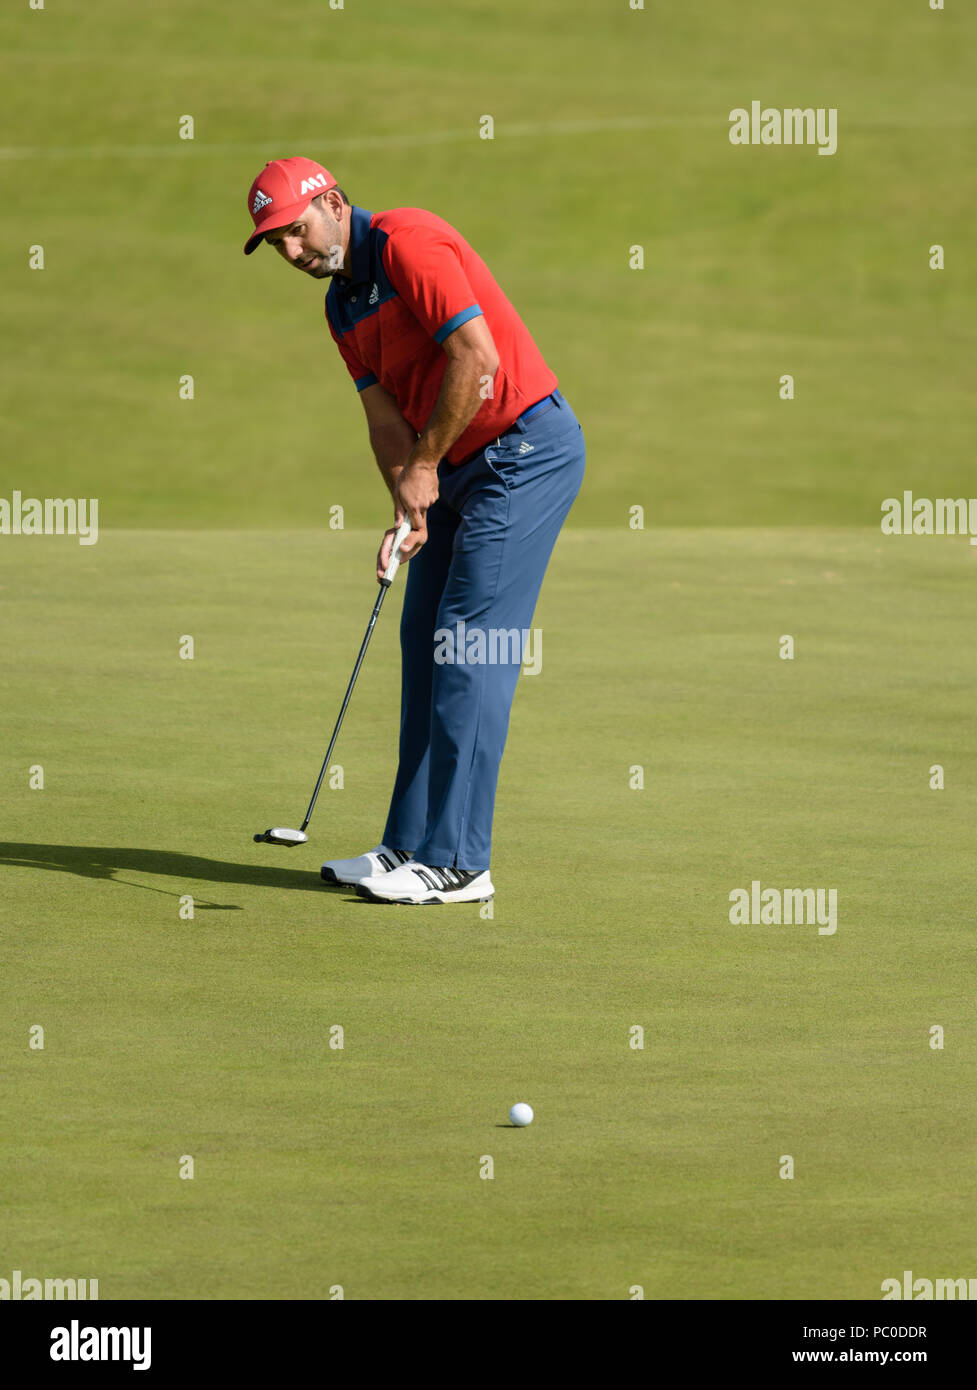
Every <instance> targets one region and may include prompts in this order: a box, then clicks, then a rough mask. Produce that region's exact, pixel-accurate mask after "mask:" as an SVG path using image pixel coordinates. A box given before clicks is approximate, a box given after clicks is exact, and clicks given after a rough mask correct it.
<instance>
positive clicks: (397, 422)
mask: <svg viewBox="0 0 977 1390" xmlns="http://www.w3.org/2000/svg"><path fill="white" fill-rule="evenodd" d="M360 400H361V401H362V402H363V409H364V410H365V411H366V422H367V428H368V429H369V432H370V447H371V448H372V450H373V454H374V457H375V458H376V461H377V467H378V468H379V469H380V472H381V473H382V474H383V481H384V482H385V483H386V484H387V487H388V488H389V489H390V495H391V496H394V489H395V487H396V484H397V479H398V478H399V477H400V474H401V472H402V470H403V468H404V465H405V464H406V463H407V460H408V458H409V456H410V451H411V450H412V449H413V447H414V445H415V444H416V443H417V431H416V430H414V429H412V428H411V426H410V425H409V424H408V423H407V421H406V420H405V419H404V417H403V415H401V413H400V406H399V405H398V404H397V402H396V400H395V399H394V397H393V396H391V394H390V392H389V391H387V390H386V389H385V387H383V386H381V385H380V384H379V382H377V383H376V384H375V385H373V386H367V387H365V388H364V390H362V391H361V392H360Z"/></svg>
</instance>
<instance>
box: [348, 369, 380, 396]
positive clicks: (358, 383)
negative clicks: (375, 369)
mask: <svg viewBox="0 0 977 1390" xmlns="http://www.w3.org/2000/svg"><path fill="white" fill-rule="evenodd" d="M378 380H379V378H378V377H375V376H374V375H373V373H372V372H367V374H366V376H358V377H357V378H356V380H355V382H354V383H353V385H354V386H355V387H356V389H357V391H365V390H366V388H367V387H368V386H376V385H377V382H378Z"/></svg>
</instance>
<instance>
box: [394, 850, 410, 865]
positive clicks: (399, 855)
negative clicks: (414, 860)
mask: <svg viewBox="0 0 977 1390" xmlns="http://www.w3.org/2000/svg"><path fill="white" fill-rule="evenodd" d="M394 854H396V856H397V858H398V859H399V860H400V862H401V864H406V863H407V861H408V859H409V858H410V855H409V854H408V853H407V852H406V850H402V849H395V850H394Z"/></svg>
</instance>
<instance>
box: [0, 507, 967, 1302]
mask: <svg viewBox="0 0 977 1390" xmlns="http://www.w3.org/2000/svg"><path fill="white" fill-rule="evenodd" d="M375 542H376V537H375V535H374V534H373V533H371V532H368V531H346V532H328V531H323V532H316V531H293V532H289V533H282V532H275V531H268V532H264V533H259V532H254V533H250V534H249V533H240V532H238V533H235V532H228V531H223V532H198V533H185V532H160V531H157V532H134V531H130V532H118V533H112V532H108V533H106V534H105V535H104V536H102V537H101V538H100V539H99V542H98V544H97V545H96V546H92V547H82V546H79V545H77V544H76V542H75V541H74V540H73V539H72V538H70V537H62V538H60V539H59V538H33V537H31V538H28V537H22V538H20V539H12V540H11V541H10V543H9V544H7V545H5V546H4V548H3V549H2V550H0V584H2V585H3V596H4V607H3V627H2V634H0V635H2V642H3V648H4V650H5V651H6V652H8V653H16V655H17V659H16V661H14V662H13V663H11V664H9V665H8V668H7V671H6V674H5V687H6V696H7V711H8V713H7V716H6V720H5V725H6V727H5V767H6V774H5V775H6V797H5V801H6V812H5V824H6V826H7V827H8V835H7V837H6V842H5V843H3V844H0V866H2V868H3V879H4V922H5V927H4V932H3V954H4V969H3V974H2V981H0V1019H2V1045H3V1051H4V1056H5V1059H6V1063H5V1070H6V1082H5V1092H6V1125H5V1148H6V1152H7V1160H6V1162H7V1167H6V1171H7V1177H6V1180H5V1183H4V1186H3V1191H2V1194H0V1207H2V1222H0V1226H2V1229H3V1231H4V1240H3V1251H4V1258H5V1259H6V1260H7V1263H8V1264H10V1266H11V1268H19V1269H22V1270H24V1271H25V1273H28V1272H30V1273H35V1274H45V1273H46V1274H51V1275H53V1274H58V1275H61V1276H75V1277H95V1278H98V1279H99V1286H100V1296H101V1297H103V1298H120V1297H127V1298H128V1297H144V1298H153V1299H159V1298H177V1299H179V1298H225V1297H230V1298H246V1297H251V1298H255V1297H263V1298H265V1297H267V1298H319V1297H322V1298H325V1297H329V1296H330V1291H331V1290H334V1289H335V1288H337V1287H341V1288H342V1290H343V1292H344V1295H345V1297H347V1298H356V1299H385V1298H397V1299H428V1298H435V1299H465V1298H476V1299H491V1298H502V1299H553V1298H586V1299H622V1298H628V1297H629V1296H630V1292H629V1291H630V1290H632V1289H633V1288H634V1287H635V1286H640V1287H641V1288H642V1289H643V1290H644V1294H645V1297H647V1298H693V1299H694V1298H750V1299H779V1298H788V1299H791V1298H825V1297H840V1298H877V1297H879V1296H880V1285H881V1281H882V1280H883V1279H884V1278H887V1277H890V1276H892V1275H895V1276H898V1277H901V1272H902V1270H903V1269H904V1268H913V1269H915V1270H917V1271H921V1272H927V1271H929V1272H931V1273H932V1274H934V1275H942V1274H944V1273H949V1274H954V1273H959V1272H961V1271H962V1272H964V1273H965V1272H966V1269H967V1267H968V1265H967V1262H968V1260H969V1258H970V1250H971V1240H970V1214H969V1198H968V1196H967V1194H968V1192H969V1191H970V1189H971V1187H972V1184H973V1181H974V1177H975V1174H977V1159H975V1153H977V1146H975V1138H977V1135H975V1121H974V1115H973V1105H972V1097H973V1093H974V1086H975V1083H977V1068H975V1065H974V1050H973V1043H974V1025H975V1016H974V1015H975V1009H974V1000H973V991H972V990H971V989H970V988H969V987H968V985H967V984H966V980H965V977H964V973H963V966H964V964H965V961H966V959H967V953H968V951H969V949H970V948H969V943H970V939H971V935H972V913H971V911H970V908H969V905H968V904H969V886H968V885H969V883H970V880H971V873H972V863H973V850H974V844H973V828H974V824H975V810H977V805H975V800H977V799H975V794H974V782H975V757H974V744H973V732H974V730H973V697H972V691H973V683H974V677H975V656H974V651H973V645H972V642H971V640H970V639H971V637H972V634H973V631H974V619H975V599H974V593H975V589H974V583H973V568H972V567H973V562H974V552H973V550H972V549H971V548H970V547H969V546H968V545H967V544H966V541H965V540H962V539H951V538H937V537H934V538H932V539H927V538H912V539H908V538H907V539H903V538H899V537H894V538H886V537H882V536H881V535H880V534H878V533H865V532H855V531H852V530H848V531H833V532H832V531H813V530H787V529H783V530H773V529H771V530H727V531H706V530H672V531H667V532H663V531H644V532H640V531H635V532H624V533H622V534H616V533H612V532H609V531H606V530H604V531H601V530H585V529H578V530H576V531H571V532H567V533H566V534H565V535H564V537H563V538H562V539H561V541H560V543H559V545H558V547H557V551H556V554H555V556H554V559H553V562H552V565H551V569H550V574H549V576H548V579H547V584H546V586H545V587H544V591H543V596H542V598H541V601H540V605H539V608H538V610H537V614H536V625H537V626H538V627H539V629H540V630H541V632H542V634H543V636H542V669H541V670H540V672H539V674H538V675H535V676H529V675H524V676H523V678H522V680H521V682H520V687H519V690H518V693H517V696H516V703H515V707H514V713H513V723H512V729H511V734H510V740H509V745H508V749H507V753H506V757H505V760H504V762H503V768H502V777H501V784H500V796H499V805H498V811H497V817H496V841H495V849H494V857H493V877H494V879H495V883H496V889H497V896H496V899H495V902H494V904H493V913H494V915H493V916H491V917H487V916H485V915H483V913H484V909H481V908H479V907H478V906H472V907H468V906H452V907H429V908H423V907H416V908H407V907H404V908H398V907H385V906H380V905H372V904H369V903H365V902H363V901H362V900H360V899H358V898H356V897H355V896H354V895H353V894H352V893H351V892H350V891H348V890H346V889H336V888H327V887H326V886H325V885H323V884H322V883H321V881H320V879H319V874H318V867H319V863H320V861H321V859H323V858H326V857H330V856H336V855H345V854H348V853H355V852H358V851H359V850H361V849H363V848H364V847H365V846H366V845H368V844H373V843H375V842H376V840H377V838H378V835H379V830H380V827H381V825H382V819H383V815H384V812H385V809H386V802H387V797H388V795H389V791H390V785H391V780H392V773H393V766H394V754H395V740H396V728H397V698H398V696H397V691H398V680H397V664H398V658H397V646H396V621H397V611H398V608H399V602H400V599H399V595H400V592H401V587H400V586H395V588H394V589H393V590H392V592H391V596H390V599H389V600H388V607H387V608H385V610H384V612H383V614H382V615H381V620H380V626H379V628H378V631H377V633H376V635H375V638H374V642H373V645H372V646H371V648H370V651H369V654H368V657H367V663H366V667H365V668H364V672H363V675H362V677H361V680H360V683H359V684H358V686H357V689H356V692H355V695H354V700H353V705H352V707H351V710H350V714H349V716H348V721H347V725H346V727H345V729H344V732H343V735H342V738H341V742H340V746H339V748H338V749H337V753H336V758H335V761H336V762H337V763H339V764H341V766H342V770H343V786H342V788H341V789H339V788H333V789H330V788H327V789H326V790H325V791H324V792H323V795H322V797H321V799H320V804H319V807H318V809H317V813H316V818H315V819H314V820H313V824H312V827H311V832H312V840H311V843H310V844H309V845H308V846H307V847H305V848H301V849H297V850H294V851H293V850H287V849H276V848H273V847H270V846H267V845H260V846H259V845H254V844H253V842H252V840H251V835H252V833H253V832H254V831H255V830H260V829H263V828H264V827H265V826H266V825H268V824H272V823H279V822H282V823H286V824H288V823H293V822H294V821H295V818H296V816H298V815H299V813H300V812H301V810H302V809H303V808H304V805H305V802H306V799H307V796H308V793H309V790H310V787H311V783H312V781H313V780H314V777H315V774H316V772H317V771H318V763H319V760H320V758H321V755H322V751H323V750H324V745H325V742H326V741H327V738H328V733H329V731H330V729H331V727H332V722H333V719H334V716H335V710H336V708H337V705H338V701H339V700H340V698H341V696H342V692H343V690H344V689H345V684H346V680H347V678H348V673H349V669H350V666H351V662H352V658H353V656H354V655H355V651H356V648H357V646H358V644H359V640H360V636H361V633H362V628H363V626H364V624H365V620H366V618H367V617H368V615H369V605H370V603H371V602H372V593H373V590H374V585H375V580H374V579H373V578H372V559H373V553H374V550H375ZM299 574H300V575H303V576H305V582H304V584H303V585H302V586H301V587H297V586H296V584H295V576H296V575H299ZM278 586H282V587H283V588H290V589H291V591H292V593H293V601H292V602H291V603H289V604H288V605H285V606H283V605H280V604H276V603H274V602H271V601H269V599H268V594H269V592H274V591H275V590H276V589H277V588H278ZM785 635H790V636H793V638H794V642H795V651H794V657H793V660H784V659H782V658H781V656H780V655H779V653H780V649H781V638H782V637H783V636H785ZM188 636H189V637H192V638H193V641H194V648H193V651H194V655H193V658H192V659H181V657H180V649H181V639H184V638H186V637H188ZM184 647H185V644H184ZM935 764H941V765H942V766H943V767H944V769H945V787H944V789H943V790H931V789H930V785H929V783H930V776H931V774H930V769H931V767H932V766H933V765H935ZM37 767H41V768H43V783H44V785H43V788H38V789H31V787H30V785H29V770H30V769H31V768H35V769H36V768H37ZM639 768H640V769H643V783H644V785H643V788H642V787H639V786H638V785H636V784H637V783H638V782H639V781H640V780H642V779H641V776H640V775H639V773H638V772H637V771H636V769H639ZM36 775H37V774H36V773H35V774H34V776H35V780H36ZM633 784H635V785H633ZM754 880H758V881H760V882H761V883H762V885H763V887H764V888H767V887H777V888H788V887H802V888H803V887H809V886H813V887H822V888H825V889H828V890H830V889H834V890H835V891H836V893H837V930H836V931H835V932H834V933H833V934H827V933H822V932H820V931H819V929H818V926H817V925H815V924H813V923H810V924H805V925H792V926H786V925H759V924H758V925H748V926H736V925H733V924H732V923H731V922H730V919H729V916H730V899H729V895H730V893H731V892H732V891H733V890H734V889H736V888H740V887H742V888H746V889H749V888H750V885H751V883H752V882H753V881H754ZM185 895H189V896H191V897H192V899H193V917H192V919H190V918H188V917H186V916H181V903H184V904H185ZM186 910H187V909H186V906H185V905H184V907H183V911H184V913H185V912H186ZM35 1025H40V1026H41V1027H42V1028H43V1029H44V1036H43V1043H44V1045H43V1049H40V1048H36V1047H34V1048H32V1047H31V1046H30V1030H31V1028H32V1027H34V1026H35ZM934 1025H939V1026H940V1027H941V1028H943V1029H944V1030H945V1046H944V1047H943V1048H942V1050H940V1049H936V1048H934V1047H933V1046H931V1033H930V1030H931V1028H932V1027H933V1026H934ZM337 1026H338V1027H339V1028H341V1029H342V1036H341V1037H340V1035H339V1034H337V1033H336V1032H335V1031H334V1030H335V1029H336V1028H337ZM635 1027H639V1028H641V1029H642V1030H643V1047H636V1046H633V1045H632V1043H633V1041H635V1040H640V1035H638V1034H635V1033H633V1032H632V1030H633V1029H634V1028H635ZM339 1041H341V1042H342V1047H341V1048H340V1047H338V1046H336V1043H337V1042H339ZM518 1100H523V1101H528V1102H529V1103H530V1104H531V1105H532V1106H533V1107H534V1109H535V1112H536V1119H535V1121H534V1123H533V1125H532V1126H531V1127H529V1128H528V1129H524V1130H517V1129H512V1128H509V1127H508V1125H507V1114H508V1110H509V1107H510V1106H511V1105H512V1104H513V1103H514V1102H515V1101H518ZM787 1155H789V1156H790V1157H791V1158H792V1159H793V1163H794V1176H793V1178H782V1177H781V1176H780V1172H781V1167H782V1160H783V1158H784V1157H785V1156H787ZM185 1156H189V1157H191V1158H192V1159H193V1164H194V1168H193V1177H192V1179H191V1178H186V1177H183V1178H181V1176H180V1173H181V1163H184V1160H185ZM488 1159H491V1160H492V1166H493V1168H494V1171H493V1174H492V1176H483V1174H486V1173H487V1172H488V1170H489V1165H488ZM184 1171H186V1169H185V1164H184Z"/></svg>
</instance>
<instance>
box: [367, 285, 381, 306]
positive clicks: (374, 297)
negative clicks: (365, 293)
mask: <svg viewBox="0 0 977 1390" xmlns="http://www.w3.org/2000/svg"><path fill="white" fill-rule="evenodd" d="M379 299H380V287H379V285H374V286H373V289H372V290H371V291H370V298H369V299H368V300H367V303H368V304H376V303H378V301H379Z"/></svg>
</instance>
